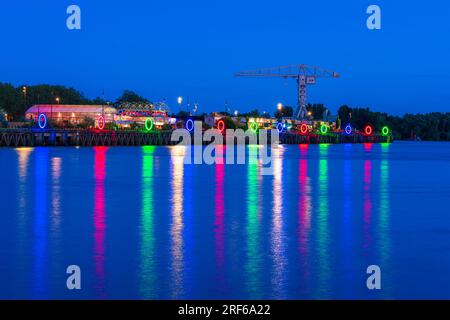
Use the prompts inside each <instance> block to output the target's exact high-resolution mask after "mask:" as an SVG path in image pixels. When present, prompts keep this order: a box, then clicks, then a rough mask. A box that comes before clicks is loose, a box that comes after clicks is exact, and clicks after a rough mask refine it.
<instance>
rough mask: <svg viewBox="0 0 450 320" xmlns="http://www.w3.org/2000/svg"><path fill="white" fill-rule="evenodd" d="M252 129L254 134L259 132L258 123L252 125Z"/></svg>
mask: <svg viewBox="0 0 450 320" xmlns="http://www.w3.org/2000/svg"><path fill="white" fill-rule="evenodd" d="M250 129H251V130H252V131H253V132H256V131H258V124H257V123H256V122H252V123H250Z"/></svg>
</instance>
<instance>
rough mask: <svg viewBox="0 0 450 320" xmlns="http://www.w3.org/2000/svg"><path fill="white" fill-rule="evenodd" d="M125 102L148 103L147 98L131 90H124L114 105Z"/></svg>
mask: <svg viewBox="0 0 450 320" xmlns="http://www.w3.org/2000/svg"><path fill="white" fill-rule="evenodd" d="M126 102H131V103H132V102H138V103H149V100H148V99H146V98H144V97H141V96H140V95H138V94H137V93H135V92H133V91H131V90H125V91H124V92H123V93H122V95H121V96H120V97H119V98H117V100H116V103H115V104H116V105H120V104H122V103H126Z"/></svg>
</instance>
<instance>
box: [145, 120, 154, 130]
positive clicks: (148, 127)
mask: <svg viewBox="0 0 450 320" xmlns="http://www.w3.org/2000/svg"><path fill="white" fill-rule="evenodd" d="M144 125H145V130H147V131H150V130H152V129H153V119H152V118H147V120H145V124H144Z"/></svg>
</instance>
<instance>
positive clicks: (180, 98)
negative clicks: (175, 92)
mask: <svg viewBox="0 0 450 320" xmlns="http://www.w3.org/2000/svg"><path fill="white" fill-rule="evenodd" d="M177 102H178V105H179V106H180V111H181V105H182V104H183V97H181V96H180V97H178V100H177Z"/></svg>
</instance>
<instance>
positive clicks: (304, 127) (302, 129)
mask: <svg viewBox="0 0 450 320" xmlns="http://www.w3.org/2000/svg"><path fill="white" fill-rule="evenodd" d="M300 133H301V134H307V133H308V126H307V125H306V124H305V123H302V125H301V126H300Z"/></svg>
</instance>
